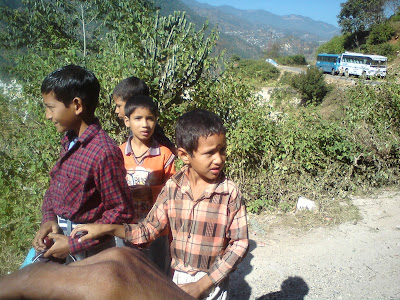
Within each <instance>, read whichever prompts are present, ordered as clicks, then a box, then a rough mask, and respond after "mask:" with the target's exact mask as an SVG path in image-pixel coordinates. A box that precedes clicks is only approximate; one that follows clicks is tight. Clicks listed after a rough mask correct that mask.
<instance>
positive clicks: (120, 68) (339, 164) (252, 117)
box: [0, 0, 400, 274]
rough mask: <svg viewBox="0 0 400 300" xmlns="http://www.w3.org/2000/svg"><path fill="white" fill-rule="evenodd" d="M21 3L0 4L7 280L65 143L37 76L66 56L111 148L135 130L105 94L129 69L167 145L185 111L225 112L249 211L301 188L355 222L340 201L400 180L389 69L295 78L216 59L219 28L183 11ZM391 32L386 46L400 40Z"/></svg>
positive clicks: (396, 98) (285, 207)
mask: <svg viewBox="0 0 400 300" xmlns="http://www.w3.org/2000/svg"><path fill="white" fill-rule="evenodd" d="M348 2H351V1H350V0H349V1H348ZM24 3H25V7H26V9H24V10H20V11H19V12H16V11H15V10H13V9H11V8H9V7H1V8H0V12H1V13H0V16H1V17H0V20H1V22H2V24H3V25H4V24H6V25H7V26H5V27H3V30H2V31H1V34H0V42H1V48H2V59H3V63H2V66H3V70H5V71H7V78H9V79H10V78H13V79H15V82H11V81H7V87H6V88H5V89H4V93H3V96H1V97H0V101H1V105H0V107H1V108H0V114H1V115H0V124H1V133H0V136H1V140H0V226H1V230H0V245H1V249H2V251H1V253H0V274H4V273H6V272H9V271H12V270H15V269H17V268H18V266H19V265H20V264H21V262H22V260H23V258H24V256H25V255H26V253H27V250H28V249H29V247H30V242H31V240H32V238H33V236H34V234H35V232H36V230H37V228H38V226H39V223H40V219H41V212H40V208H41V202H42V199H43V194H44V191H45V189H46V188H47V186H48V183H49V175H48V174H49V171H50V169H51V167H52V166H53V164H54V163H55V161H56V160H57V155H58V152H59V141H60V138H61V136H60V135H59V134H57V132H55V130H54V128H53V126H52V124H49V123H48V122H47V121H46V120H45V118H44V109H43V107H42V100H41V95H40V92H39V91H40V84H41V81H42V80H43V78H44V77H45V76H46V75H47V74H48V73H50V72H51V71H53V70H54V69H56V68H58V67H61V66H63V65H66V64H69V63H75V64H80V65H84V66H85V67H86V68H88V69H90V70H92V71H93V72H94V73H95V74H96V76H97V77H98V78H99V80H100V83H101V86H102V91H101V102H100V105H99V107H98V110H97V116H98V118H99V119H100V121H101V123H102V125H103V127H104V128H105V130H106V131H107V132H108V133H109V134H110V135H111V136H112V137H113V138H114V139H115V140H116V142H117V143H121V142H122V141H123V140H124V139H125V137H126V134H127V132H126V131H125V130H124V129H122V127H121V126H119V125H118V122H117V118H116V116H115V115H114V113H113V112H114V107H113V104H112V101H111V99H110V93H111V91H112V90H113V88H114V86H115V85H116V84H117V83H118V82H119V81H120V80H121V79H123V78H125V77H128V76H132V75H135V76H138V77H140V78H143V79H144V80H145V81H146V82H147V83H148V84H149V85H150V87H151V94H152V96H153V97H154V98H155V100H157V102H158V104H159V107H160V111H161V115H160V120H159V122H160V124H161V125H162V126H163V127H164V129H165V131H166V133H167V135H168V136H169V137H171V138H172V139H173V138H174V136H173V135H174V131H173V127H174V123H175V120H176V119H177V117H178V116H179V115H181V114H182V113H183V112H185V111H187V110H189V109H192V108H195V107H201V108H205V109H209V110H212V111H214V112H216V113H217V114H219V115H220V116H221V118H223V120H224V121H225V124H226V127H227V129H228V141H229V147H228V161H227V165H226V173H227V174H228V176H230V177H231V178H232V179H234V180H235V181H236V182H237V183H238V184H239V185H240V187H241V190H242V192H243V194H244V198H245V201H246V206H247V209H248V211H249V212H252V213H261V212H263V211H275V212H276V211H280V212H291V211H294V209H295V207H296V201H297V199H298V197H299V196H304V197H307V198H309V199H312V200H315V201H316V202H317V204H318V212H317V214H316V217H317V218H320V219H321V220H330V221H329V222H330V223H338V222H342V221H344V220H348V219H349V218H350V219H351V218H354V217H355V216H356V212H355V211H354V210H353V209H352V208H351V206H349V205H346V206H344V205H343V203H346V202H347V200H346V199H347V196H348V195H349V193H353V192H359V191H363V190H364V191H365V190H368V189H371V188H376V187H382V186H387V185H393V184H399V178H400V174H399V167H398V166H399V163H400V85H399V84H398V83H397V82H396V80H395V78H393V77H392V76H390V74H389V76H388V78H387V80H385V81H382V84H380V85H374V86H373V85H365V84H363V82H362V81H358V82H357V84H356V85H354V86H351V87H348V88H347V89H345V90H343V89H337V88H336V87H334V86H330V85H328V84H326V82H325V81H324V80H323V78H324V77H323V75H322V73H320V72H319V71H318V70H316V69H314V68H310V69H309V70H308V71H307V72H306V73H304V74H300V75H290V74H286V73H284V74H282V73H280V71H279V70H278V69H277V68H275V67H273V66H272V65H270V64H267V63H265V62H264V61H252V60H244V59H240V58H239V57H236V58H235V57H233V58H230V59H229V60H226V59H225V58H224V57H223V56H218V57H213V56H211V55H210V54H211V53H212V49H213V47H214V45H215V43H216V41H217V39H218V32H217V31H216V30H209V31H207V24H204V27H203V28H202V29H200V30H195V29H194V26H193V25H191V24H189V23H187V22H186V17H185V15H184V14H183V13H177V12H176V13H175V14H174V15H171V16H168V17H162V16H159V15H158V14H157V12H156V11H155V8H154V7H152V6H151V5H149V4H148V3H149V2H148V1H129V0H125V1H123V0H121V1H119V5H117V4H116V2H115V1H99V2H95V1H93V2H80V1H72V0H63V1H46V2H42V4H41V5H36V4H37V3H36V1H25V2H24ZM60 11H62V12H63V13H60ZM110 12H111V13H110ZM397 16H398V15H396V16H394V17H392V18H391V19H389V21H388V22H389V23H390V22H391V20H394V19H396V18H398V17H397ZM385 22H386V21H385ZM20 24H26V25H27V26H24V27H21V26H20ZM379 24H381V23H377V24H376V26H379ZM83 25H85V26H83ZM374 28H375V27H371V28H370V29H368V33H372V32H373V30H374ZM393 28H394V32H393V33H392V36H391V37H390V38H388V40H389V41H393V40H394V38H395V36H397V35H398V34H399V29H398V28H397V27H395V26H394V27H393ZM396 28H397V29H396ZM83 30H86V31H83ZM376 30H377V29H376ZM384 30H386V29H384ZM206 31H207V32H211V33H210V34H208V35H207V34H205V32H206ZM83 32H85V34H83ZM385 32H386V31H385ZM346 34H348V33H344V35H343V36H342V37H334V38H333V39H332V40H331V41H330V42H328V44H335V45H336V46H337V47H339V46H338V45H337V43H339V42H336V40H339V41H341V42H340V43H342V44H340V45H341V46H340V47H343V49H344V50H357V49H358V48H346V47H347V46H346V45H347V44H346V43H344V42H343V41H344V40H345V39H346ZM352 34H354V33H352ZM10 37H13V38H12V39H11V38H10ZM368 38H369V36H366V37H365V41H367V40H368ZM371 39H372V38H371ZM375 40H376V38H374V43H375ZM358 41H360V39H358ZM384 43H387V42H386V41H385V42H384ZM362 45H366V44H359V45H358V46H357V47H362ZM374 45H375V46H377V48H379V45H381V44H374ZM336 46H335V47H336ZM321 47H323V46H321ZM340 47H339V48H340ZM382 47H384V46H382ZM393 47H394V49H397V48H396V47H398V46H397V41H396V43H394V42H393ZM376 54H382V53H376ZM393 57H394V54H393ZM393 57H392V58H391V59H392V60H394V58H393ZM298 59H299V60H298ZM283 60H284V58H282V61H283ZM288 60H289V61H295V62H296V63H295V64H298V62H299V61H302V59H300V58H299V57H298V58H296V59H293V58H291V59H290V58H288ZM301 64H303V62H302V63H301ZM393 72H395V70H393ZM265 85H268V86H274V87H275V89H274V91H273V92H272V94H271V97H270V100H269V101H264V100H263V99H262V98H261V97H260V96H259V95H258V93H257V92H258V90H259V89H260V87H262V86H265ZM349 211H350V212H354V213H353V214H349ZM329 222H328V223H329Z"/></svg>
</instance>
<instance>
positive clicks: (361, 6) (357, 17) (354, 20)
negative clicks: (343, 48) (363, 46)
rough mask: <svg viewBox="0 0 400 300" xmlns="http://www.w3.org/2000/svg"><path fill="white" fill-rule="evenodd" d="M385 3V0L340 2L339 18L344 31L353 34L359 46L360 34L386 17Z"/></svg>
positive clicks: (349, 0)
mask: <svg viewBox="0 0 400 300" xmlns="http://www.w3.org/2000/svg"><path fill="white" fill-rule="evenodd" d="M384 4H385V0H348V1H347V2H344V3H342V4H340V6H341V10H340V13H339V15H338V19H339V26H340V27H341V29H342V33H344V34H346V33H349V34H351V35H353V37H354V40H355V43H356V45H357V46H359V37H360V35H362V34H363V33H364V32H366V31H369V30H370V29H371V27H372V26H373V25H374V24H378V23H380V22H382V21H383V20H384V19H385V16H384Z"/></svg>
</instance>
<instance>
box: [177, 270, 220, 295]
mask: <svg viewBox="0 0 400 300" xmlns="http://www.w3.org/2000/svg"><path fill="white" fill-rule="evenodd" d="M212 285H213V282H212V280H211V279H210V277H208V275H205V276H204V277H202V278H201V279H200V280H199V281H197V282H190V283H186V284H178V286H179V287H180V288H181V289H182V290H184V291H185V292H186V293H188V294H189V295H190V296H192V297H194V298H196V299H199V298H200V297H201V295H202V294H203V293H204V292H205V291H206V290H207V289H208V288H209V287H210V286H212Z"/></svg>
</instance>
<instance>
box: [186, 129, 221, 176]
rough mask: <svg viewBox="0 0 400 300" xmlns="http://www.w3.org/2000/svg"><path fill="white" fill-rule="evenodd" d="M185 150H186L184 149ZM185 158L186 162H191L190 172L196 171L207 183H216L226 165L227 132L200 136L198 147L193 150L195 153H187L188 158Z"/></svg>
mask: <svg viewBox="0 0 400 300" xmlns="http://www.w3.org/2000/svg"><path fill="white" fill-rule="evenodd" d="M180 149H182V148H180ZM181 151H182V150H181ZM184 152H186V151H185V150H184ZM186 154H187V153H186ZM183 160H184V161H185V163H187V164H189V166H190V171H189V172H194V174H195V175H197V176H199V177H200V178H201V179H202V180H204V181H206V182H207V183H214V182H215V180H216V179H217V178H218V175H219V174H220V173H221V171H222V168H223V167H224V165H225V160H226V136H225V134H213V135H210V136H208V137H203V136H202V137H200V138H199V143H198V147H197V149H196V150H195V151H193V155H190V154H187V155H186V160H185V159H184V158H183Z"/></svg>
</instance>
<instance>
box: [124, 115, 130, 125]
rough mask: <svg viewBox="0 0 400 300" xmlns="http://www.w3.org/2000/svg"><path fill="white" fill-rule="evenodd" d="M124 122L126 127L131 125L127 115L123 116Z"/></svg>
mask: <svg viewBox="0 0 400 300" xmlns="http://www.w3.org/2000/svg"><path fill="white" fill-rule="evenodd" d="M124 123H125V126H126V127H131V126H130V124H129V118H128V117H127V116H124Z"/></svg>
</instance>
